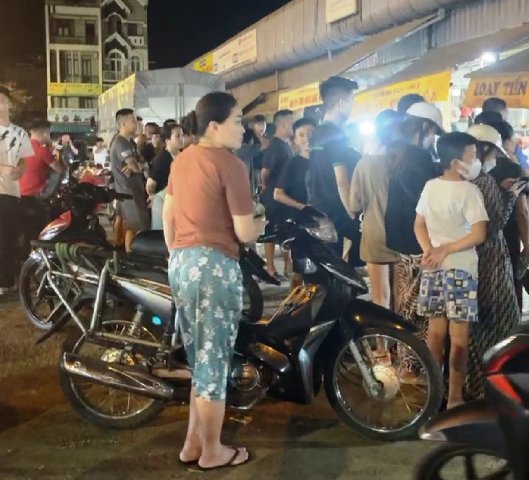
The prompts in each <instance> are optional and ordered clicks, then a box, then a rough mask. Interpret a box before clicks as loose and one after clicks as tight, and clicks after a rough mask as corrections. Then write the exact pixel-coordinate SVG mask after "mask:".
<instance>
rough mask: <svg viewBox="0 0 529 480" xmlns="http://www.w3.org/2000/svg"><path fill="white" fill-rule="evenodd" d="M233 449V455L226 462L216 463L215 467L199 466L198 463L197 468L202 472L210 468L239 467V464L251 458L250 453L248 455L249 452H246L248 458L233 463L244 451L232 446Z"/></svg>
mask: <svg viewBox="0 0 529 480" xmlns="http://www.w3.org/2000/svg"><path fill="white" fill-rule="evenodd" d="M233 451H234V452H235V453H234V454H233V457H231V458H230V459H229V461H228V462H226V463H224V464H222V465H217V466H216V467H201V466H200V465H198V469H199V470H200V471H202V472H208V471H210V470H219V469H222V468H233V467H240V466H241V465H244V464H245V463H248V462H249V461H250V460H251V455H250V452H248V458H247V459H246V460H244V461H243V462H240V463H233V462H235V459H236V458H237V457H238V456H239V455H240V454H241V453H243V452H244V450H241V449H240V448H234V449H233Z"/></svg>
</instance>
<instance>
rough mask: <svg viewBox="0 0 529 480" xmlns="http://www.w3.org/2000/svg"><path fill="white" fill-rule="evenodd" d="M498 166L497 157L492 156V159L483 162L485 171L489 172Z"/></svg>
mask: <svg viewBox="0 0 529 480" xmlns="http://www.w3.org/2000/svg"><path fill="white" fill-rule="evenodd" d="M495 166H496V159H495V158H491V159H490V160H485V161H484V162H483V171H484V172H485V173H489V172H490V171H491V170H492V169H493V168H494V167H495Z"/></svg>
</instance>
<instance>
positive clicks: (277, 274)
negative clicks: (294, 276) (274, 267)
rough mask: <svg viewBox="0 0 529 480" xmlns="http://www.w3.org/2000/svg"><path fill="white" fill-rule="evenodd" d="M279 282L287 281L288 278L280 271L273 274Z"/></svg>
mask: <svg viewBox="0 0 529 480" xmlns="http://www.w3.org/2000/svg"><path fill="white" fill-rule="evenodd" d="M272 277H274V278H275V279H276V280H277V281H278V282H280V283H283V282H286V281H287V278H285V277H284V276H283V275H281V274H280V273H279V272H276V273H274V274H273V275H272Z"/></svg>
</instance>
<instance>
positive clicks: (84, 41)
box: [50, 35, 99, 46]
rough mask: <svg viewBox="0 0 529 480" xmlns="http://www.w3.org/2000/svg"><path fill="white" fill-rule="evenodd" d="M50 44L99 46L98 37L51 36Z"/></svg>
mask: <svg viewBox="0 0 529 480" xmlns="http://www.w3.org/2000/svg"><path fill="white" fill-rule="evenodd" d="M50 43H52V44H57V45H94V46H97V45H99V41H98V38H97V37H87V36H79V37H74V36H64V35H51V37H50Z"/></svg>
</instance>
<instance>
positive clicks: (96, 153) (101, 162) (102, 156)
mask: <svg viewBox="0 0 529 480" xmlns="http://www.w3.org/2000/svg"><path fill="white" fill-rule="evenodd" d="M92 155H93V157H94V164H95V165H96V166H98V167H100V168H103V167H104V166H105V165H106V164H107V163H108V155H109V152H108V148H107V147H106V145H105V143H104V141H103V139H102V138H101V137H97V138H96V144H95V145H94V148H93V150H92Z"/></svg>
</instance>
